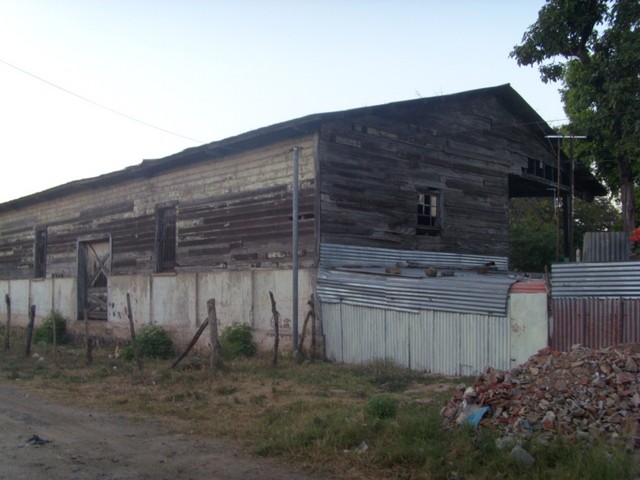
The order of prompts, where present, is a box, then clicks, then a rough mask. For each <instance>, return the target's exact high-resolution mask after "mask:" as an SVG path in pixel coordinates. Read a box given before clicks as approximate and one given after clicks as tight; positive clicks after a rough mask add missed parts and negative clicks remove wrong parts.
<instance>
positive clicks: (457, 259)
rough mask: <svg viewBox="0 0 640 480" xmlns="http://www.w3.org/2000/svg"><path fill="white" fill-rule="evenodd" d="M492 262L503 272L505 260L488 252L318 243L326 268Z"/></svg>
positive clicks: (472, 265) (505, 267) (454, 265)
mask: <svg viewBox="0 0 640 480" xmlns="http://www.w3.org/2000/svg"><path fill="white" fill-rule="evenodd" d="M489 262H493V263H494V264H495V267H496V268H497V269H498V270H501V271H506V270H507V268H508V259H507V258H506V257H498V256H491V255H465V254H460V253H443V252H428V251H423V250H395V249H391V248H374V247H361V246H357V245H336V244H330V243H323V244H321V245H320V264H321V265H323V266H325V267H344V266H358V267H372V266H378V267H385V266H388V265H396V264H398V263H400V264H403V263H406V264H416V265H419V266H424V267H428V266H448V267H458V268H464V267H467V268H473V267H478V266H481V265H484V264H485V263H489Z"/></svg>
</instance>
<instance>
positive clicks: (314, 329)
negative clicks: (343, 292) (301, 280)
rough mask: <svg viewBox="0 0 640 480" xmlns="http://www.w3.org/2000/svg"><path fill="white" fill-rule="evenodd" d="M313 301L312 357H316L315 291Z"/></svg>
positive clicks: (310, 300)
mask: <svg viewBox="0 0 640 480" xmlns="http://www.w3.org/2000/svg"><path fill="white" fill-rule="evenodd" d="M309 302H310V303H311V309H312V310H313V315H311V358H314V359H315V358H316V356H317V353H318V352H317V351H316V349H317V339H316V302H315V297H314V296H313V293H312V294H311V298H310V299H309Z"/></svg>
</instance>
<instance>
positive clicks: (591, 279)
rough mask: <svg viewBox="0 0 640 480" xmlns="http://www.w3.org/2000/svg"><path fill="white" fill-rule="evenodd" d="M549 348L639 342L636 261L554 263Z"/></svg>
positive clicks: (639, 287) (639, 275)
mask: <svg viewBox="0 0 640 480" xmlns="http://www.w3.org/2000/svg"><path fill="white" fill-rule="evenodd" d="M551 290H552V317H553V318H552V322H551V325H550V332H549V333H550V340H549V343H550V346H551V347H552V348H554V349H556V350H562V351H566V350H569V349H570V348H571V346H572V345H574V344H576V343H580V344H582V345H584V346H585V347H591V348H603V347H607V346H611V345H615V344H618V343H629V342H640V262H613V263H611V262H608V263H568V264H558V265H553V267H552V273H551Z"/></svg>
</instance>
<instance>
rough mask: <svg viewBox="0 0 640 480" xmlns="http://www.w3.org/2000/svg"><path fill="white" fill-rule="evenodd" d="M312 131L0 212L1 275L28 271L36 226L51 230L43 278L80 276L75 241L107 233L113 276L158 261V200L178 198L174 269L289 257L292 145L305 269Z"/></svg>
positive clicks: (310, 253)
mask: <svg viewBox="0 0 640 480" xmlns="http://www.w3.org/2000/svg"><path fill="white" fill-rule="evenodd" d="M315 144H316V142H315V137H314V136H306V137H303V138H297V139H295V140H291V141H282V142H278V143H275V144H272V145H268V146H266V147H263V148H260V149H254V150H250V151H246V152H242V151H238V152H236V153H234V154H232V155H229V156H228V157H223V158H218V159H215V160H211V161H204V162H201V163H197V164H193V165H190V166H185V167H182V168H175V169H173V170H171V171H168V172H164V173H162V174H159V175H157V176H152V177H150V178H139V179H134V180H131V181H128V182H123V183H119V184H117V185H115V186H104V187H101V188H100V187H98V188H94V189H92V190H88V191H86V192H81V193H75V194H73V195H69V196H66V197H63V198H60V199H56V200H52V201H49V202H44V203H41V204H38V205H34V206H29V207H25V208H23V209H19V210H16V211H8V212H4V213H2V214H1V215H0V278H5V279H9V278H12V279H18V278H31V277H33V274H34V271H33V263H34V240H35V228H36V227H44V226H46V228H47V255H46V265H47V277H51V276H54V277H75V276H76V275H77V271H76V269H77V242H78V240H79V239H82V238H86V237H89V236H90V237H92V238H95V237H101V236H104V237H110V238H111V240H112V249H113V250H112V258H113V263H112V270H111V272H112V274H113V275H127V274H136V273H141V274H144V273H151V272H153V270H154V268H155V261H154V244H155V206H156V205H157V204H159V203H162V202H167V201H176V202H177V205H176V208H177V231H178V234H177V237H178V242H177V248H176V253H177V259H176V260H177V263H178V267H177V270H178V271H179V270H181V269H182V270H189V271H198V270H207V269H211V268H216V267H222V266H224V267H225V268H229V269H234V268H246V267H250V268H259V267H269V268H277V267H279V266H282V265H290V264H291V247H290V245H291V226H292V217H291V206H292V193H291V182H292V171H293V169H292V162H291V152H290V150H291V147H292V146H293V145H297V146H299V147H301V155H300V249H301V250H302V251H303V252H304V254H305V255H304V256H303V257H302V259H301V265H302V266H308V265H309V264H313V263H314V261H315V249H316V247H315V243H316V242H315V195H316V194H315V166H314V159H315Z"/></svg>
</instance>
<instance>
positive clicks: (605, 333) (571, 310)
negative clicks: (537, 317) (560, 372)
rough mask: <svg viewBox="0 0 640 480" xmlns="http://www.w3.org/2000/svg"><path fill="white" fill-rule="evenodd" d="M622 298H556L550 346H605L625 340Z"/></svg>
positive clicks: (563, 347)
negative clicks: (578, 344)
mask: <svg viewBox="0 0 640 480" xmlns="http://www.w3.org/2000/svg"><path fill="white" fill-rule="evenodd" d="M622 305H623V300H622V299H621V298H617V299H616V298H554V299H553V331H552V333H551V342H550V344H551V347H552V348H554V349H556V350H561V351H568V350H569V349H570V348H571V346H572V345H574V344H577V343H580V344H582V345H583V346H585V347H589V348H604V347H608V346H611V345H615V344H617V343H622V342H623V341H624V340H623V339H624V336H625V335H624V329H623V308H622Z"/></svg>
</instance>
